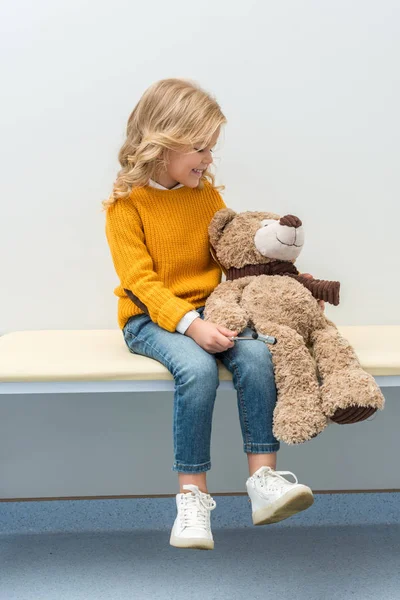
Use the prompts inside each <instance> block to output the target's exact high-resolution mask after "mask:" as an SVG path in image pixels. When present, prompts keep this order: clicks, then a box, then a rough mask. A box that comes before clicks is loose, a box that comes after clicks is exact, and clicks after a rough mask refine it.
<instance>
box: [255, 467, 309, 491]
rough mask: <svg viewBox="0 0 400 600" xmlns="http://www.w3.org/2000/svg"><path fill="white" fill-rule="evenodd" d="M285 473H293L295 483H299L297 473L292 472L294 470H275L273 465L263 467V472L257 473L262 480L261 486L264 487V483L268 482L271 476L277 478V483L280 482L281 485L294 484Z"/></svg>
mask: <svg viewBox="0 0 400 600" xmlns="http://www.w3.org/2000/svg"><path fill="white" fill-rule="evenodd" d="M283 475H292V477H294V479H295V483H299V482H298V479H297V477H296V475H295V474H294V473H292V471H274V469H272V468H271V467H269V468H268V469H263V470H262V472H261V473H259V474H258V475H257V477H258V478H260V480H261V487H263V486H264V484H266V483H267V479H268V478H271V477H272V478H273V479H274V480H275V483H280V485H281V486H283V485H288V484H289V485H293V484H292V482H290V481H288V480H287V479H285V478H284V477H283Z"/></svg>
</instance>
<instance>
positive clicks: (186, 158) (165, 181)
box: [156, 128, 220, 188]
mask: <svg viewBox="0 0 400 600" xmlns="http://www.w3.org/2000/svg"><path fill="white" fill-rule="evenodd" d="M219 133H220V128H218V129H217V131H216V132H215V133H214V135H213V138H212V140H211V142H210V145H209V146H207V147H204V146H203V145H201V144H198V145H196V146H195V147H194V148H193V150H196V152H190V153H186V152H176V151H174V150H169V151H168V153H167V161H168V167H167V170H166V171H163V172H162V173H159V174H158V175H157V177H156V181H157V183H159V184H160V185H163V186H164V187H166V188H172V187H174V186H175V185H176V184H177V183H182V184H183V185H186V186H187V187H191V188H195V187H197V186H198V185H199V181H200V178H201V176H202V174H203V171H205V170H206V169H207V167H208V166H209V165H210V164H211V163H212V161H213V157H212V149H213V148H214V146H215V144H216V143H217V140H218V136H219Z"/></svg>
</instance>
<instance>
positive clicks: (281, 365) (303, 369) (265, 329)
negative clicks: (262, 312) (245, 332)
mask: <svg viewBox="0 0 400 600" xmlns="http://www.w3.org/2000/svg"><path fill="white" fill-rule="evenodd" d="M254 326H255V329H256V331H257V332H258V333H261V334H264V335H272V336H275V337H276V338H277V343H276V344H275V345H273V346H270V345H269V346H268V347H269V349H270V350H271V354H272V361H273V365H274V374H275V383H276V388H277V403H276V407H275V410H274V424H273V432H274V435H275V437H276V438H277V439H279V440H281V441H283V442H285V443H286V444H299V443H302V442H306V441H308V440H310V439H311V438H313V437H315V436H317V435H318V434H319V433H320V432H321V431H322V430H323V429H325V427H326V426H327V424H328V420H327V418H326V417H325V415H324V414H323V412H322V407H321V397H320V390H319V382H318V379H317V373H316V368H315V362H314V359H313V358H312V356H311V354H310V352H309V350H308V349H307V347H306V345H305V343H304V340H303V338H302V336H301V335H299V334H298V333H297V332H296V331H294V330H293V329H291V328H290V327H287V326H285V325H278V324H276V323H273V322H265V321H263V323H262V324H259V326H257V323H254Z"/></svg>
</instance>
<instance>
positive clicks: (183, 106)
mask: <svg viewBox="0 0 400 600" xmlns="http://www.w3.org/2000/svg"><path fill="white" fill-rule="evenodd" d="M226 122H227V120H226V118H225V116H224V115H223V113H222V111H221V108H220V106H219V105H218V103H217V101H216V100H215V98H213V97H212V96H211V94H209V93H207V92H206V91H204V90H203V89H202V88H201V87H200V86H199V85H198V84H197V83H196V82H193V81H191V80H188V79H177V78H170V79H162V80H160V81H157V82H156V83H154V84H153V85H151V86H150V87H149V88H148V89H147V90H146V91H145V92H144V94H143V95H142V97H141V98H140V100H139V102H138V103H137V105H136V106H135V108H134V109H133V111H132V113H131V114H130V116H129V119H128V123H127V128H126V140H125V142H124V144H123V145H122V147H121V149H120V151H119V154H118V160H119V163H120V165H121V169H120V171H118V174H117V179H116V181H115V182H114V186H113V190H112V192H111V194H110V196H109V198H108V199H107V200H104V201H103V202H102V205H103V207H104V210H106V209H107V208H108V207H109V206H111V204H114V202H116V201H117V200H119V199H120V198H126V197H127V196H129V194H130V193H131V191H132V188H134V187H142V186H144V185H147V183H148V180H149V179H154V177H155V176H156V173H157V172H158V171H159V169H166V167H167V156H166V155H167V152H166V151H168V150H175V151H178V152H196V150H194V149H193V146H194V145H196V144H199V143H203V144H205V145H206V146H207V145H208V144H209V143H210V142H211V139H212V137H213V135H214V133H215V131H216V130H217V129H218V127H220V126H221V125H223V124H224V123H226ZM204 179H207V180H208V181H209V182H210V183H211V185H212V186H213V187H214V188H215V189H217V190H223V189H224V188H225V186H222V185H221V186H215V176H214V175H213V174H212V173H211V171H210V170H209V169H207V170H206V171H204V173H203V176H202V178H201V179H200V181H199V185H198V187H199V188H200V189H201V188H203V187H204V183H203V180H204Z"/></svg>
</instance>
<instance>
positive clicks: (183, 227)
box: [106, 181, 226, 332]
mask: <svg viewBox="0 0 400 600" xmlns="http://www.w3.org/2000/svg"><path fill="white" fill-rule="evenodd" d="M221 208H226V204H225V203H224V201H223V199H222V197H221V195H220V194H219V192H218V191H217V190H216V189H214V188H213V187H212V186H211V184H210V183H209V182H208V181H204V188H203V189H202V190H199V189H198V188H188V187H186V186H183V187H180V188H178V189H176V190H160V189H157V188H154V187H150V186H148V185H146V186H144V187H140V188H133V190H132V192H131V194H130V195H129V197H128V198H125V199H123V200H117V201H116V202H115V203H114V204H112V205H111V206H110V207H109V208H108V209H107V212H106V235H107V240H108V244H109V247H110V251H111V256H112V259H113V263H114V267H115V270H116V272H117V275H118V277H119V280H120V285H119V286H118V287H117V288H115V290H114V294H115V295H116V296H118V298H119V300H118V324H119V327H120V328H121V329H122V328H123V327H124V325H125V324H126V322H127V321H128V319H129V318H130V317H131V316H133V315H137V314H141V313H147V314H148V315H149V316H150V318H151V320H152V321H154V323H157V324H158V325H159V326H160V327H163V328H164V329H166V330H168V331H171V332H172V331H175V328H176V325H177V324H178V323H179V321H180V319H181V318H182V317H183V315H184V314H186V313H187V312H188V311H190V310H193V309H196V308H198V307H199V306H203V305H204V304H205V301H206V299H207V298H208V296H209V295H210V294H211V292H212V291H213V290H214V289H215V287H216V286H217V285H218V284H219V283H220V281H221V277H222V272H221V269H220V267H219V266H218V265H217V264H216V262H215V261H214V260H213V258H212V256H211V254H210V251H209V242H208V225H209V224H210V221H211V219H212V217H213V215H214V214H215V212H216V211H217V210H220V209H221Z"/></svg>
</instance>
